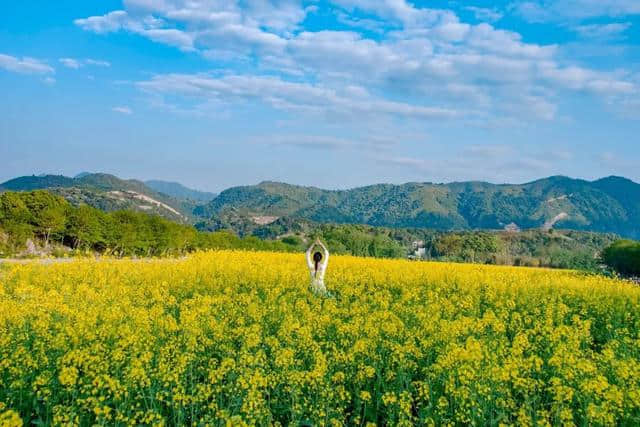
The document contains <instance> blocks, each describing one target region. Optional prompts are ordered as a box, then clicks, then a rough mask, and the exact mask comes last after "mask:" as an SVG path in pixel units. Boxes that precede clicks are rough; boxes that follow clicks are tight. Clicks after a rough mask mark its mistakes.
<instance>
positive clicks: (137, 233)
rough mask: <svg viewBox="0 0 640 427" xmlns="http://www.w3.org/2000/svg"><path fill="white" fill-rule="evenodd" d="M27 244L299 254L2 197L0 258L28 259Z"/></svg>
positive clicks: (30, 198)
mask: <svg viewBox="0 0 640 427" xmlns="http://www.w3.org/2000/svg"><path fill="white" fill-rule="evenodd" d="M29 240H31V241H33V242H37V243H38V245H39V246H41V247H42V249H48V253H53V252H55V251H56V250H67V251H68V250H74V251H78V252H79V251H92V252H97V253H103V254H112V255H117V256H133V255H136V256H163V255H180V254H184V253H187V252H190V251H194V250H198V249H257V250H275V251H293V250H296V248H295V247H293V246H292V245H288V244H286V243H284V242H281V241H266V240H261V239H259V238H257V237H244V238H240V237H238V236H236V235H235V234H233V233H232V232H225V231H220V232H213V233H208V232H199V231H197V230H196V229H195V228H193V227H192V226H189V225H182V224H177V223H174V222H171V221H168V220H166V219H163V218H161V217H159V216H157V215H150V214H145V213H141V212H133V211H115V212H103V211H101V210H99V209H96V208H93V207H90V206H87V205H80V206H73V205H71V204H70V203H69V202H67V201H66V200H65V199H63V198H62V197H59V196H56V195H54V194H51V193H50V192H48V191H44V190H36V191H31V192H6V193H2V194H0V256H13V255H16V254H20V253H24V252H25V249H26V246H27V242H28V241H29Z"/></svg>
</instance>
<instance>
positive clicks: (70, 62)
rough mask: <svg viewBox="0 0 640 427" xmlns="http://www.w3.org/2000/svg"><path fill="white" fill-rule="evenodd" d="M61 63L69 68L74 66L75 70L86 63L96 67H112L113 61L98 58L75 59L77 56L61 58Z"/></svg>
mask: <svg viewBox="0 0 640 427" xmlns="http://www.w3.org/2000/svg"><path fill="white" fill-rule="evenodd" d="M59 61H60V63H62V65H64V66H65V67H67V68H73V69H74V70H77V69H80V68H82V67H84V66H85V65H91V66H96V67H110V66H111V63H110V62H107V61H100V60H97V59H75V58H60V59H59Z"/></svg>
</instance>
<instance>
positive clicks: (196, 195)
mask: <svg viewBox="0 0 640 427" xmlns="http://www.w3.org/2000/svg"><path fill="white" fill-rule="evenodd" d="M144 183H145V184H146V185H147V187H149V188H151V189H153V190H155V191H158V192H160V193H163V194H166V195H168V196H171V197H174V198H176V199H187V200H193V201H196V202H202V203H206V202H209V201H211V200H213V199H215V198H216V194H215V193H209V192H207V191H199V190H193V189H191V188H188V187H185V186H184V185H182V184H180V183H178V182H170V181H161V180H158V179H153V180H149V181H145V182H144Z"/></svg>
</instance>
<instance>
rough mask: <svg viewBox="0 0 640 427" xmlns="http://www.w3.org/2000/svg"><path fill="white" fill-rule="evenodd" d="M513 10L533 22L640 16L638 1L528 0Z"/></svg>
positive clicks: (515, 3)
mask: <svg viewBox="0 0 640 427" xmlns="http://www.w3.org/2000/svg"><path fill="white" fill-rule="evenodd" d="M511 9H512V10H514V11H515V12H516V13H518V14H519V15H520V16H522V17H523V18H525V19H527V20H528V21H531V22H545V21H562V20H580V19H586V18H593V17H601V16H606V17H619V16H626V15H638V14H640V2H638V1H637V0H526V1H518V2H514V3H512V4H511Z"/></svg>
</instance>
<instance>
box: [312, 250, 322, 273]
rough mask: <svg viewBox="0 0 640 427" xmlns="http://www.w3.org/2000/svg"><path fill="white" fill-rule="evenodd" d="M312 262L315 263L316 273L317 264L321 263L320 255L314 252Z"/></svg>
mask: <svg viewBox="0 0 640 427" xmlns="http://www.w3.org/2000/svg"><path fill="white" fill-rule="evenodd" d="M313 261H315V263H316V271H318V263H319V262H320V261H322V254H321V253H320V252H316V253H315V254H313Z"/></svg>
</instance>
